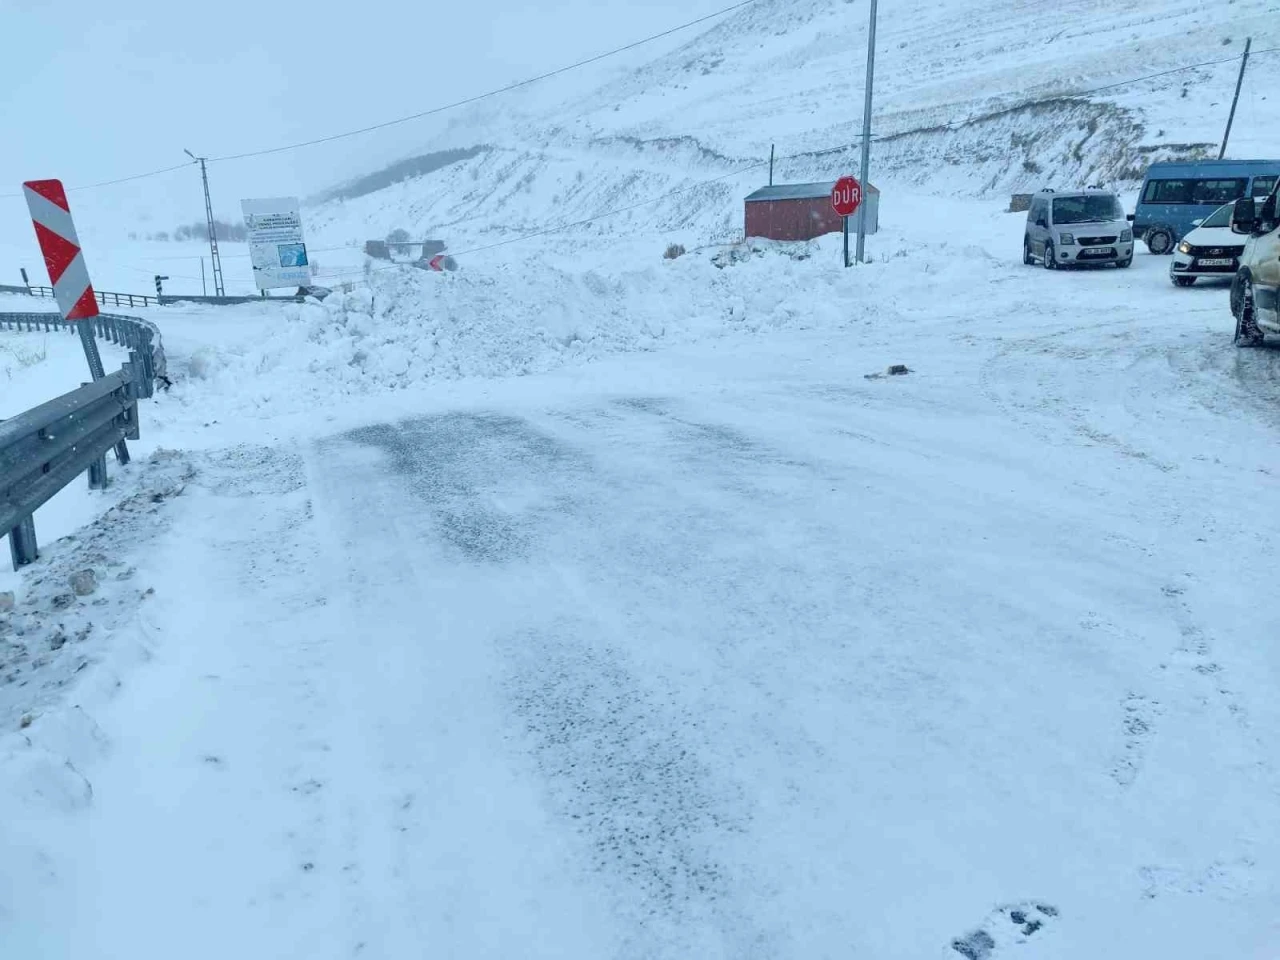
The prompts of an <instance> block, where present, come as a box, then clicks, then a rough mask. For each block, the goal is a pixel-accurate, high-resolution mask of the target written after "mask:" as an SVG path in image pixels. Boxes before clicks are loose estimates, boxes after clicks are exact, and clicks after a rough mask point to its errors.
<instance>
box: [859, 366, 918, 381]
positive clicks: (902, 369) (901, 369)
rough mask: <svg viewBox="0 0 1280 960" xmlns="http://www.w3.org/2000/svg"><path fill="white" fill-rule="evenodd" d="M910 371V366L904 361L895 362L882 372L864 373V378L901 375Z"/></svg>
mask: <svg viewBox="0 0 1280 960" xmlns="http://www.w3.org/2000/svg"><path fill="white" fill-rule="evenodd" d="M910 372H911V368H910V367H908V366H907V365H906V364H905V363H895V364H894V365H893V366H891V367H890V368H889V369H888V370H886V371H885V372H884V373H864V374H863V375H862V379H864V380H883V379H884V378H885V377H901V376H904V375H906V374H908V373H910Z"/></svg>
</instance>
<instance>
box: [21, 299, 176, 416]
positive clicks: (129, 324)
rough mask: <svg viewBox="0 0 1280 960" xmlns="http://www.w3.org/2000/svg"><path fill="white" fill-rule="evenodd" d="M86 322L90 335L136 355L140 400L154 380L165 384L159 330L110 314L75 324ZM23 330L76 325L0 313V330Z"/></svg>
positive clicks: (44, 316) (50, 316)
mask: <svg viewBox="0 0 1280 960" xmlns="http://www.w3.org/2000/svg"><path fill="white" fill-rule="evenodd" d="M86 322H87V323H89V324H91V325H92V327H93V332H94V335H95V336H96V337H97V338H98V339H99V340H103V341H105V342H107V343H114V344H116V345H117V346H123V347H125V348H126V349H128V350H129V352H130V354H133V353H134V352H136V353H137V354H138V356H139V360H138V362H139V364H140V366H141V373H140V376H141V378H142V384H141V386H140V387H139V391H140V392H139V394H138V396H140V397H144V398H145V397H150V396H152V395H153V394H154V393H155V384H156V381H157V380H158V381H160V382H161V383H163V384H168V383H169V376H168V370H167V368H166V364H165V358H164V343H163V341H162V340H161V339H160V328H159V327H157V326H156V325H155V324H154V323H152V322H151V321H150V320H142V319H140V318H138V317H124V316H120V315H119V314H114V313H100V314H98V316H96V317H94V318H93V319H92V320H88V321H78V323H86ZM4 328H8V329H11V330H27V331H32V332H38V331H41V330H44V331H46V332H50V333H52V332H54V331H58V330H66V331H67V332H68V333H71V334H74V333H75V332H76V329H77V324H76V323H67V322H66V321H65V320H63V319H62V317H61V315H59V314H56V313H0V329H4Z"/></svg>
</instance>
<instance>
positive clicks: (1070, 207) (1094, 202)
mask: <svg viewBox="0 0 1280 960" xmlns="http://www.w3.org/2000/svg"><path fill="white" fill-rule="evenodd" d="M1037 261H1039V262H1040V263H1042V264H1043V265H1044V268H1045V269H1046V270H1056V269H1058V268H1059V267H1075V266H1086V265H1092V266H1099V265H1102V264H1108V263H1114V264H1115V265H1116V266H1117V267H1127V266H1129V265H1130V264H1132V263H1133V228H1132V227H1131V226H1130V225H1129V220H1128V218H1127V217H1126V216H1125V212H1124V208H1123V207H1121V206H1120V199H1119V198H1118V197H1117V196H1116V195H1115V194H1114V193H1111V192H1110V191H1106V190H1082V191H1079V192H1076V193H1055V192H1054V191H1052V190H1041V191H1040V192H1039V193H1037V194H1036V195H1035V196H1034V197H1032V198H1031V207H1030V209H1029V210H1027V228H1026V232H1025V234H1024V236H1023V239H1022V262H1023V263H1026V264H1033V263H1035V262H1037Z"/></svg>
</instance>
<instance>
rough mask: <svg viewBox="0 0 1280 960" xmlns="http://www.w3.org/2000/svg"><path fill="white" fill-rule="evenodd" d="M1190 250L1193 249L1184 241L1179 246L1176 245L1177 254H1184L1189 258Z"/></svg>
mask: <svg viewBox="0 0 1280 960" xmlns="http://www.w3.org/2000/svg"><path fill="white" fill-rule="evenodd" d="M1192 249H1193V248H1192V246H1191V244H1189V243H1187V241H1185V240H1183V241H1182V242H1181V243H1180V244H1178V252H1179V253H1185V254H1187V255H1188V256H1190V254H1191V251H1192Z"/></svg>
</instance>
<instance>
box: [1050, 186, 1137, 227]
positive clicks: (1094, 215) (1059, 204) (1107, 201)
mask: <svg viewBox="0 0 1280 960" xmlns="http://www.w3.org/2000/svg"><path fill="white" fill-rule="evenodd" d="M1123 219H1124V211H1123V210H1121V209H1120V203H1119V201H1117V200H1116V198H1115V197H1114V196H1112V195H1111V194H1109V193H1099V194H1092V195H1088V196H1083V197H1058V198H1057V199H1055V200H1054V201H1053V222H1054V223H1055V224H1058V225H1061V224H1066V223H1100V222H1105V221H1108V220H1123Z"/></svg>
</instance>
